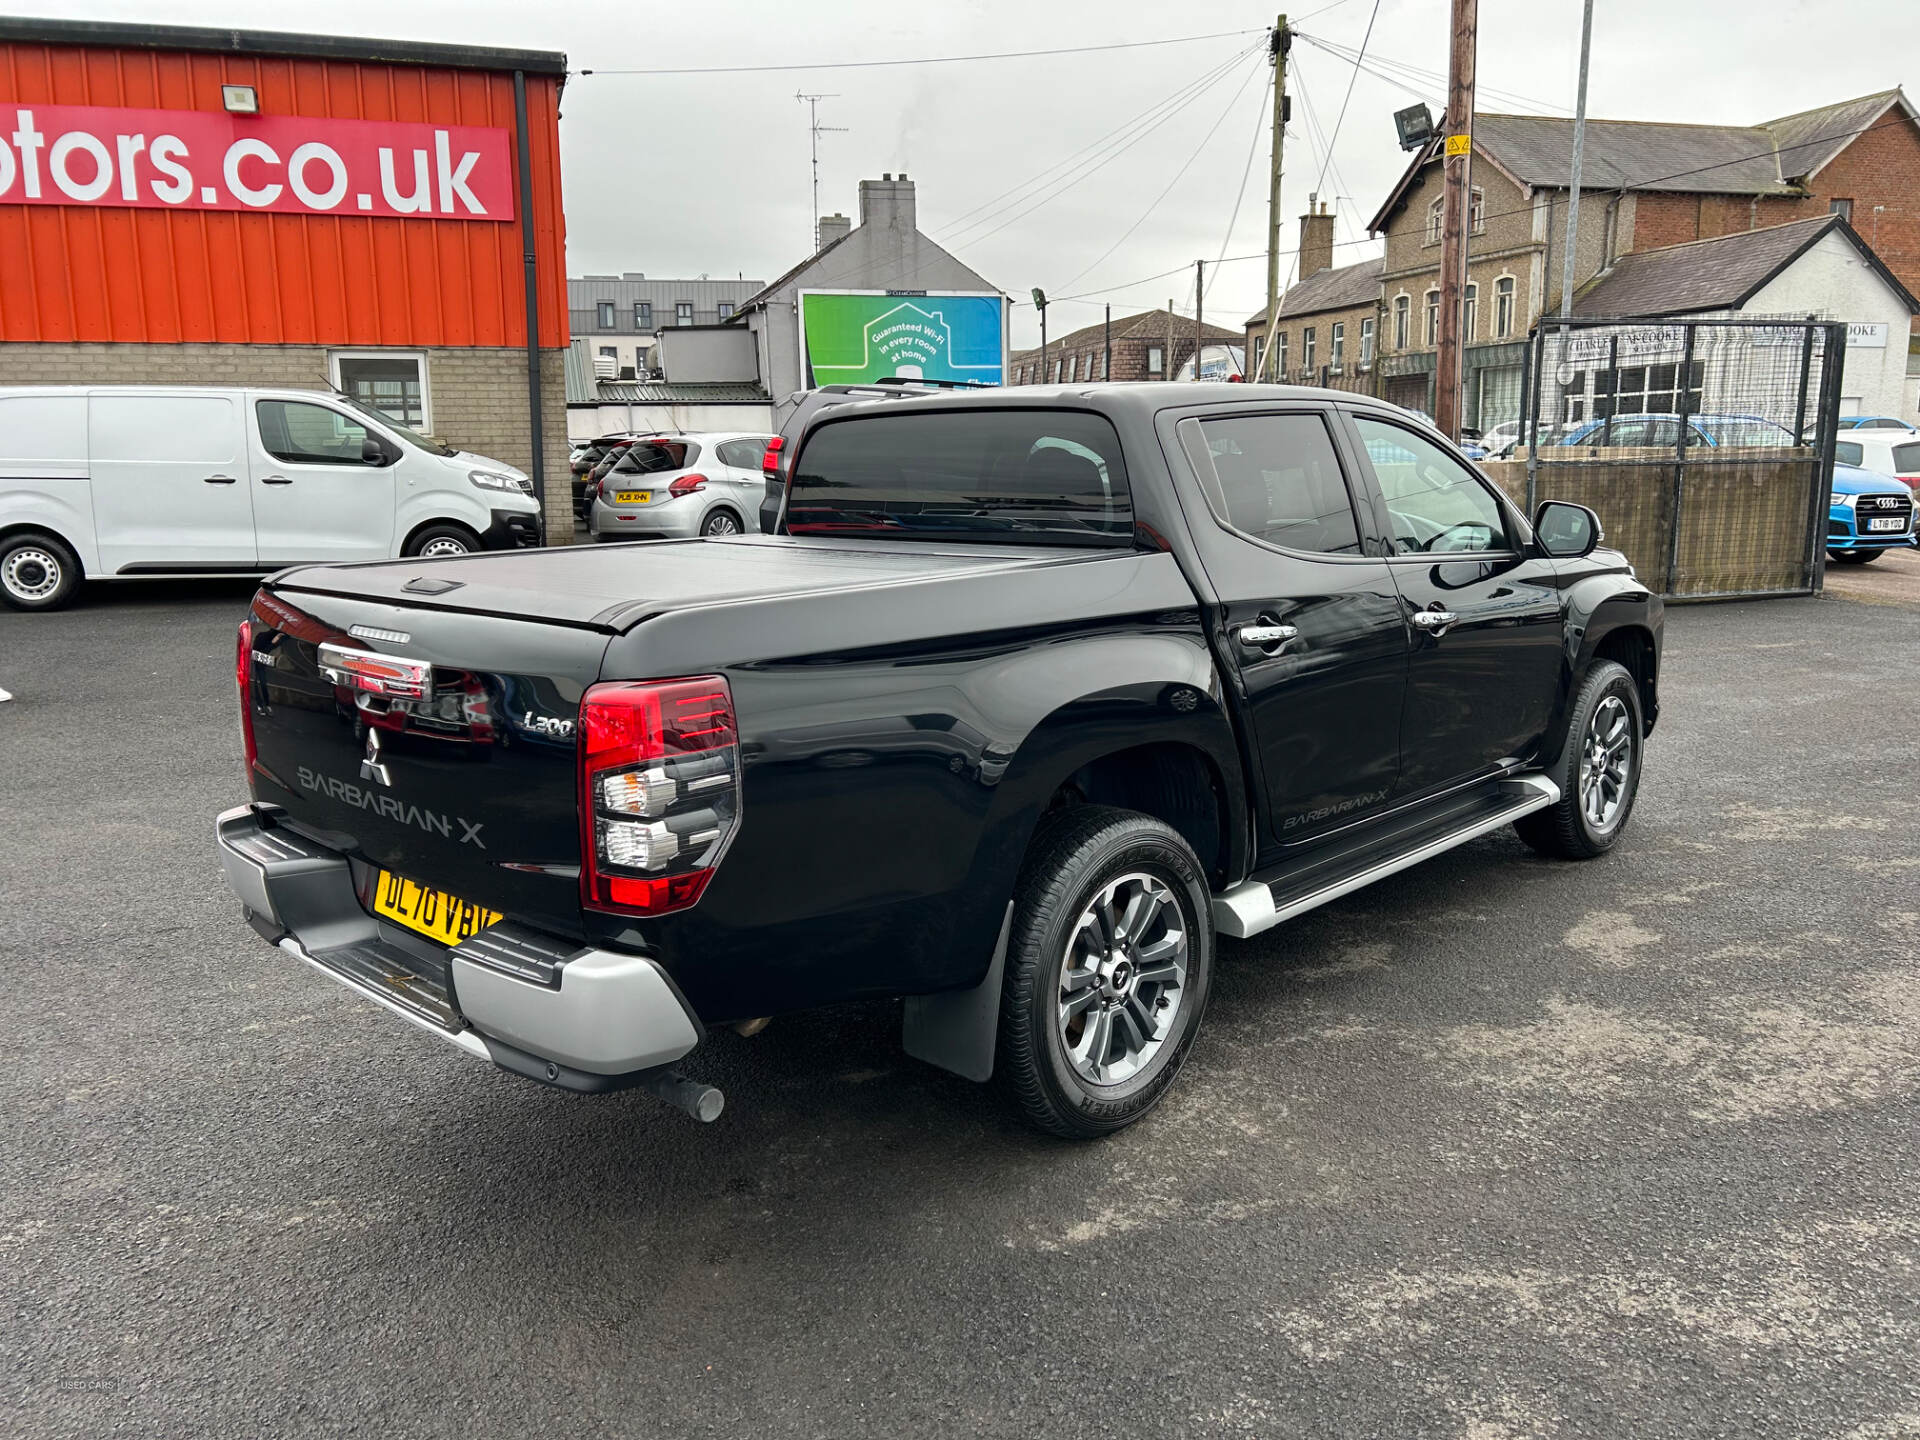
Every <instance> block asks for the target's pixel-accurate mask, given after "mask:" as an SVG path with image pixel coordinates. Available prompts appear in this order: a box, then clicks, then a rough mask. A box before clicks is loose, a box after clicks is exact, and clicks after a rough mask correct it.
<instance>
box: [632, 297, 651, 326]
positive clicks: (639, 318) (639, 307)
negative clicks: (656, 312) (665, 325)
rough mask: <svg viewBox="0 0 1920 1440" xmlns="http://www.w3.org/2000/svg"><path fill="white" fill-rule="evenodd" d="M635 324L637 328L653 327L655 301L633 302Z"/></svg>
mask: <svg viewBox="0 0 1920 1440" xmlns="http://www.w3.org/2000/svg"><path fill="white" fill-rule="evenodd" d="M633 324H634V328H635V329H637V330H651V329H653V302H652V301H651V300H636V301H634V302H633Z"/></svg>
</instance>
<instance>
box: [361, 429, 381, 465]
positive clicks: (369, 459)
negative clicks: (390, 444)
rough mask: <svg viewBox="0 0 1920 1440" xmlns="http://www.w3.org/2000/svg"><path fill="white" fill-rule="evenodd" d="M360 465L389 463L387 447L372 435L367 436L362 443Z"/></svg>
mask: <svg viewBox="0 0 1920 1440" xmlns="http://www.w3.org/2000/svg"><path fill="white" fill-rule="evenodd" d="M360 463H361V464H362V465H385V464H386V463H387V447H386V446H385V445H383V444H381V443H380V441H379V440H378V439H377V438H376V437H374V436H372V435H368V436H366V437H365V438H363V439H362V440H361V441H360Z"/></svg>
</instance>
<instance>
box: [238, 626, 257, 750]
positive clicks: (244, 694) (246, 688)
mask: <svg viewBox="0 0 1920 1440" xmlns="http://www.w3.org/2000/svg"><path fill="white" fill-rule="evenodd" d="M233 670H234V678H235V679H237V680H238V681H239V682H240V743H241V745H242V747H244V749H245V751H246V756H247V780H248V782H249V783H251V782H252V780H253V772H254V771H255V770H257V769H258V768H259V766H260V750H259V747H258V746H257V745H255V744H254V741H253V622H252V621H251V620H242V621H241V622H240V643H239V645H238V646H237V647H236V649H235V652H234V659H233Z"/></svg>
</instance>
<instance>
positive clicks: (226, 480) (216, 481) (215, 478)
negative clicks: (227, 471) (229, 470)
mask: <svg viewBox="0 0 1920 1440" xmlns="http://www.w3.org/2000/svg"><path fill="white" fill-rule="evenodd" d="M205 483H206V484H208V485H231V484H233V476H231V475H209V476H207V477H206V481H205Z"/></svg>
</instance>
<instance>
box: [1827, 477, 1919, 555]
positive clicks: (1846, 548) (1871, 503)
mask: <svg viewBox="0 0 1920 1440" xmlns="http://www.w3.org/2000/svg"><path fill="white" fill-rule="evenodd" d="M1832 490H1833V493H1832V494H1831V495H1829V496H1828V497H1827V499H1828V505H1829V508H1828V510H1827V558H1828V559H1830V560H1838V561H1841V562H1842V563H1846V564H1853V565H1865V564H1867V563H1869V562H1870V561H1874V560H1878V559H1879V558H1880V556H1881V555H1882V554H1884V553H1885V552H1886V551H1888V550H1905V549H1909V548H1911V547H1912V546H1914V545H1915V544H1916V543H1920V541H1916V540H1915V538H1914V520H1913V512H1914V497H1913V493H1912V492H1911V491H1909V490H1908V489H1907V488H1906V487H1905V486H1904V485H1902V484H1900V483H1898V482H1897V481H1892V480H1889V478H1888V477H1887V476H1885V475H1878V474H1875V473H1874V472H1873V471H1871V470H1862V469H1861V468H1860V467H1859V466H1857V465H1841V464H1836V465H1835V466H1834V467H1833V487H1832Z"/></svg>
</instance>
